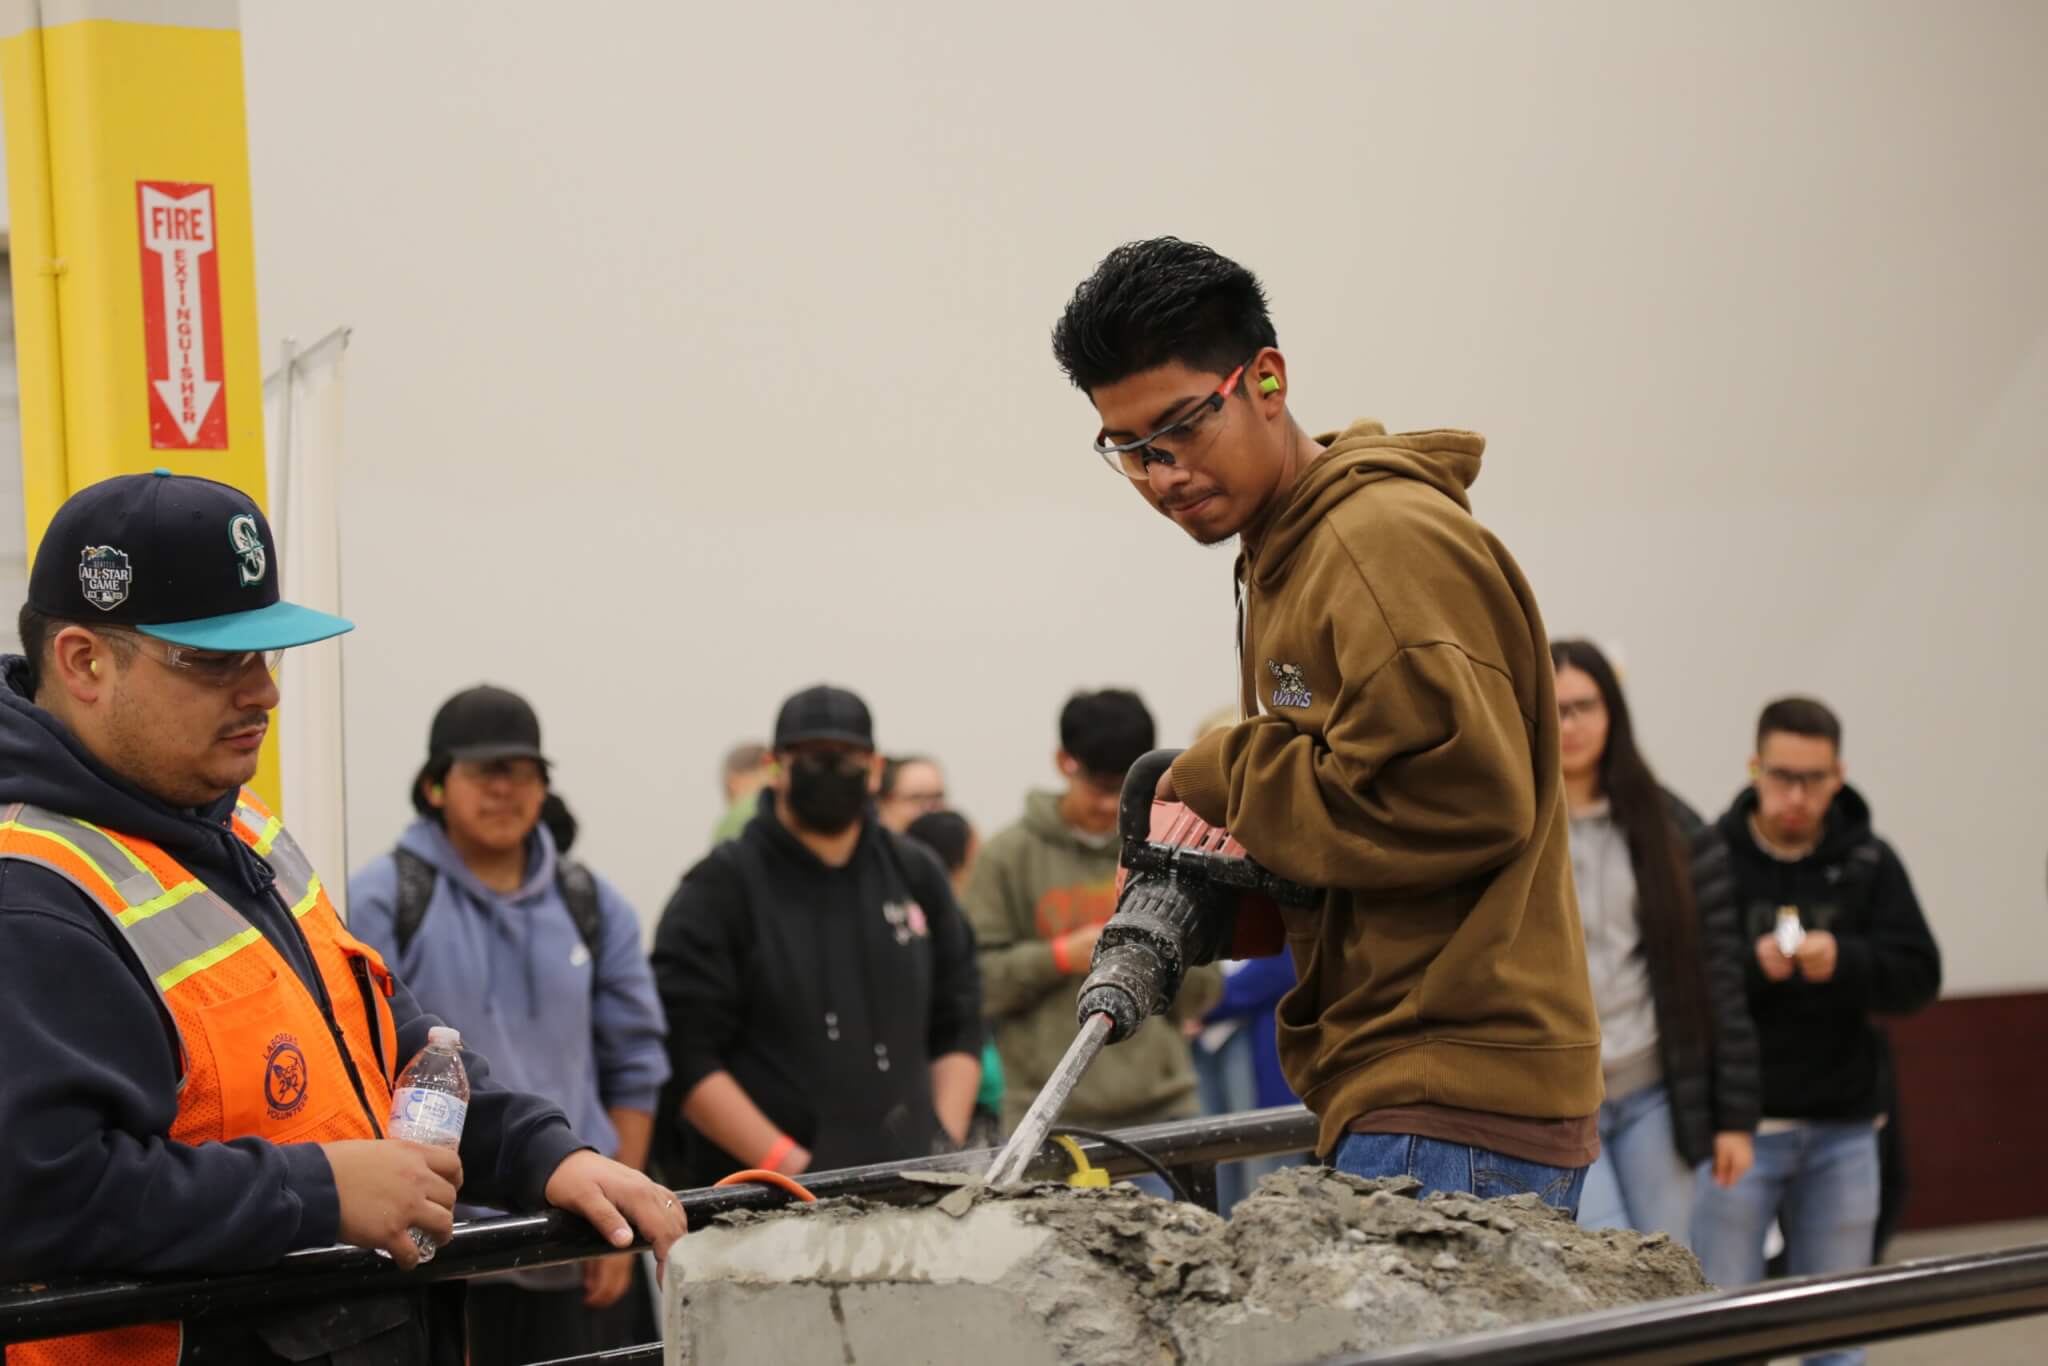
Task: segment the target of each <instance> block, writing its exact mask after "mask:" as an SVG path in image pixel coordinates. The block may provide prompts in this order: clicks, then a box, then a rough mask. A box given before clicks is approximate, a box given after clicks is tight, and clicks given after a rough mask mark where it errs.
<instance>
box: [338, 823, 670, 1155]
mask: <svg viewBox="0 0 2048 1366" xmlns="http://www.w3.org/2000/svg"><path fill="white" fill-rule="evenodd" d="M398 845H399V848H401V849H407V850H410V851H411V852H413V853H415V854H418V855H419V856H420V857H421V858H423V859H425V860H426V861H427V862H428V863H430V864H432V865H433V866H434V867H435V869H437V870H438V871H439V873H440V877H439V878H438V879H437V880H436V882H435V884H434V897H433V900H432V901H431V902H429V903H428V905H427V912H426V917H425V919H423V920H422V921H421V922H420V927H419V933H417V934H416V935H414V936H413V940H412V943H411V944H409V945H407V947H406V950H405V952H404V953H403V954H401V953H399V952H398V942H397V933H396V931H395V928H394V926H393V918H394V916H395V915H396V913H397V903H398V862H397V859H396V857H395V856H394V855H391V854H385V855H383V856H381V857H379V858H377V859H374V860H372V861H371V862H370V863H369V864H367V865H365V866H364V867H363V868H361V869H359V870H357V872H356V874H355V876H354V877H352V878H350V879H349V883H348V927H349V929H350V931H351V932H352V933H354V934H355V935H356V936H357V937H358V938H360V939H361V940H363V942H364V943H366V944H369V945H370V946H371V947H373V948H375V949H376V950H377V952H379V953H381V954H383V955H384V960H385V962H386V963H388V964H389V965H390V966H391V967H392V969H393V970H394V971H396V972H397V974H398V979H399V980H400V981H401V982H404V983H405V985H406V986H407V987H408V988H410V989H411V991H412V993H413V995H414V996H416V997H418V998H419V1001H420V1003H421V1005H422V1007H423V1008H424V1009H427V1010H430V1011H432V1012H434V1013H435V1014H437V1015H439V1016H440V1017H441V1018H442V1019H444V1020H446V1021H447V1022H448V1023H449V1024H451V1025H453V1026H455V1028H457V1029H459V1030H461V1031H462V1042H463V1045H464V1046H465V1047H467V1048H469V1049H472V1050H474V1051H476V1052H478V1053H481V1054H483V1055H484V1056H485V1057H487V1058H489V1059H490V1060H491V1073H492V1075H493V1076H494V1077H496V1078H497V1079H498V1081H499V1083H500V1084H501V1085H503V1086H508V1087H511V1088H513V1089H514V1090H519V1091H530V1092H532V1093H534V1094H535V1095H539V1096H545V1097H546V1098H547V1099H549V1100H551V1101H553V1102H554V1103H555V1104H557V1105H559V1106H561V1107H562V1111H563V1113H564V1114H566V1115H567V1116H568V1117H569V1124H570V1127H571V1128H573V1129H574V1130H575V1131H576V1134H577V1136H578V1137H580V1138H582V1139H583V1141H584V1142H586V1143H588V1144H590V1145H591V1146H592V1147H594V1148H596V1149H597V1150H598V1151H599V1152H602V1153H604V1154H606V1155H607V1156H616V1155H617V1153H618V1150H619V1135H618V1130H617V1129H615V1128H613V1126H612V1121H611V1117H610V1116H609V1115H608V1114H606V1110H607V1109H608V1108H610V1107H614V1106H618V1107H623V1108H626V1109H631V1110H645V1111H647V1112H648V1113H650V1114H651V1113H653V1111H654V1107H655V1105H656V1102H657V1098H658V1096H659V1094H660V1091H661V1084H662V1083H663V1082H664V1081H667V1080H668V1051H667V1049H666V1047H665V1046H664V1043H663V1039H664V1036H665V1034H666V1030H667V1022H666V1018H665V1017H664V1016H663V1014H662V1011H661V1006H660V1003H659V1002H658V1001H657V1000H656V999H655V994H654V977H653V974H652V973H651V972H650V971H649V969H648V966H647V956H646V954H645V953H644V952H642V950H641V946H640V918H639V917H638V916H637V915H635V914H634V912H633V908H632V907H631V906H629V905H627V904H626V900H625V898H624V897H622V896H621V895H620V894H619V892H618V889H617V888H615V887H613V886H612V885H611V884H610V883H609V882H606V881H605V880H604V879H603V878H598V879H597V888H598V907H599V909H600V910H601V911H602V912H603V919H602V924H603V932H602V934H601V936H600V938H599V944H600V950H599V952H600V956H601V961H599V962H598V963H596V964H595V965H593V964H592V962H591V953H590V950H589V949H587V948H585V947H584V944H583V940H582V938H581V937H580V936H579V935H578V934H577V933H576V922H575V921H574V919H572V918H571V917H570V914H569V908H568V906H567V904H565V903H564V902H563V900H562V893H561V889H560V888H559V887H558V886H557V885H556V883H555V843H554V840H553V838H552V837H551V836H550V835H549V834H548V831H547V827H546V826H536V827H535V828H534V832H533V834H532V835H531V836H530V837H529V842H528V854H527V866H526V880H525V881H524V882H523V883H521V884H520V887H519V890H517V891H515V892H511V893H506V894H500V893H498V892H494V891H491V890H490V889H489V888H487V887H485V886H484V885H483V884H482V883H480V882H478V881H477V879H476V876H475V874H473V873H471V872H470V871H469V868H468V866H467V865H466V864H464V863H463V861H462V857H461V855H459V854H457V853H456V852H455V846H454V845H452V844H450V843H449V841H448V835H447V832H446V831H444V830H442V828H441V827H440V826H438V825H436V824H434V823H433V822H432V821H426V820H420V821H415V822H413V824H412V825H411V827H410V828H408V829H407V830H406V832H405V834H404V835H403V836H401V837H400V839H399V841H398ZM593 972H594V973H595V980H593Z"/></svg>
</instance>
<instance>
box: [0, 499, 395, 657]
mask: <svg viewBox="0 0 2048 1366" xmlns="http://www.w3.org/2000/svg"><path fill="white" fill-rule="evenodd" d="M28 602H29V606H31V607H33V608H35V609H36V610H37V611H38V612H41V613H43V614H44V615H46V616H52V617H56V618H58V619H59V620H62V621H75V622H79V623H81V624H83V625H86V626H91V625H93V624H95V623H104V624H105V625H108V626H123V627H127V628H128V629H130V630H135V631H140V632H142V633H143V634H144V635H150V636H155V637H156V638H157V639H158V640H167V641H169V642H170V643H171V644H173V645H186V646H190V647H191V648H193V649H195V650H221V651H228V652H235V651H242V650H282V649H286V648H288V647H290V646H293V645H310V644H312V643H313V642H314V641H316V640H326V639H327V638H328V637H329V636H338V635H340V634H342V633H343V632H344V631H352V630H354V629H355V623H354V622H352V621H349V620H347V619H346V618H343V617H337V616H330V615H329V614H328V613H326V612H316V611H314V610H313V609H312V608H310V607H301V606H299V605H298V604H297V603H291V602H285V601H284V600H283V599H282V598H281V597H280V596H279V594H278V588H277V541H276V539H275V538H274V537H272V536H271V534H270V522H269V521H268V520H267V519H266V518H265V517H264V515H263V509H262V508H259V507H257V506H256V504H255V501H254V500H252V499H251V498H250V497H249V495H247V494H246V493H243V492H242V491H241V490H240V489H237V488H230V487H229V486H228V485H226V484H221V483H216V482H215V481H214V480H211V479H199V478H195V477H193V476H191V475H184V474H172V473H171V472H170V471H169V470H158V471H156V472H155V473H154V474H123V475H119V476H117V477H115V478H113V479H105V480H102V481H101V482H99V483H97V484H94V485H92V486H91V487H89V488H83V489H80V490H79V491H78V492H76V493H74V494H72V495H71V497H70V498H68V499H66V500H65V503H64V506H63V507H60V508H58V509H57V515H56V516H55V517H53V518H51V519H50V528H49V530H48V531H45V532H44V533H43V540H42V544H40V545H38V546H37V547H36V562H35V566H34V567H33V568H32V569H30V570H29V576H28Z"/></svg>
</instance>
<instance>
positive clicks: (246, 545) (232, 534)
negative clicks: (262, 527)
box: [228, 512, 269, 588]
mask: <svg viewBox="0 0 2048 1366" xmlns="http://www.w3.org/2000/svg"><path fill="white" fill-rule="evenodd" d="M228 542H229V544H231V545H233V546H234V548H235V558H236V559H238V560H240V561H241V563H240V565H239V566H238V567H239V568H240V569H241V571H242V587H244V588H247V587H249V586H250V585H252V584H258V583H262V582H263V570H264V568H265V566H266V565H267V564H268V563H269V559H268V557H267V556H266V555H265V554H264V552H263V536H262V533H260V532H258V531H257V530H256V519H255V518H254V517H251V516H250V515H249V514H248V513H246V512H240V513H236V514H235V516H234V517H233V518H232V519H231V520H230V521H229V522H228Z"/></svg>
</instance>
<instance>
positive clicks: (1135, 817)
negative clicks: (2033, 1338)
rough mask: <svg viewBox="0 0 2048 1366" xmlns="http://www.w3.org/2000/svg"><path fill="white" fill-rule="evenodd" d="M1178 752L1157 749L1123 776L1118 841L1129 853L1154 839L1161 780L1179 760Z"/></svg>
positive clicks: (1143, 755) (1140, 757)
mask: <svg viewBox="0 0 2048 1366" xmlns="http://www.w3.org/2000/svg"><path fill="white" fill-rule="evenodd" d="M1180 756H1181V751H1180V750H1177V749H1155V750H1152V751H1151V752H1150V753H1147V754H1141V755H1139V756H1138V760H1137V762H1136V763H1134V764H1132V765H1131V767H1130V771H1129V772H1127V773H1125V774H1124V791H1123V797H1122V798H1121V800H1120V802H1119V804H1118V806H1117V819H1116V824H1117V837H1118V839H1120V840H1121V841H1122V842H1123V846H1124V848H1126V849H1129V848H1131V847H1132V846H1133V845H1140V844H1144V843H1145V842H1146V841H1147V840H1149V839H1151V838H1152V800H1153V798H1154V797H1155V796H1157V795H1158V792H1159V780H1160V779H1161V778H1163V777H1165V776H1166V770H1167V769H1169V768H1172V767H1173V761H1174V760H1175V759H1178V758H1180Z"/></svg>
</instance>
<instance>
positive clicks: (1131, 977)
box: [985, 749, 1322, 1186]
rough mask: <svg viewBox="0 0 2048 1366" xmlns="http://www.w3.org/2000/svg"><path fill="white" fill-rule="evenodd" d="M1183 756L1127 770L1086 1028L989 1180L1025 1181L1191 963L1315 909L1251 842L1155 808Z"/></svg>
mask: <svg viewBox="0 0 2048 1366" xmlns="http://www.w3.org/2000/svg"><path fill="white" fill-rule="evenodd" d="M1179 756H1180V751H1179V750H1177V749H1157V750H1153V751H1152V752H1151V753H1150V754H1147V755H1145V756H1143V757H1142V758H1140V759H1139V760H1138V761H1137V762H1136V763H1134V764H1132V765H1131V770H1130V772H1129V773H1127V774H1126V775H1124V786H1123V796H1122V799H1121V802H1120V804H1119V806H1118V809H1117V827H1118V835H1119V838H1120V840H1121V854H1120V856H1119V859H1118V861H1119V863H1120V864H1121V877H1122V886H1121V888H1120V889H1119V891H1118V893H1117V902H1116V911H1115V913H1114V914H1112V915H1111V916H1110V918H1109V921H1108V923H1107V924H1105V925H1104V926H1103V927H1102V936H1101V938H1099V939H1097V940H1096V942H1095V956H1094V957H1093V958H1091V959H1090V960H1089V972H1088V977H1087V980H1086V981H1084V982H1082V984H1081V995H1080V1000H1079V1003H1078V1006H1077V1010H1076V1014H1077V1015H1078V1017H1079V1021H1080V1026H1081V1030H1080V1033H1079V1034H1077V1035H1076V1036H1075V1038H1074V1042H1073V1043H1072V1044H1071V1045H1069V1046H1068V1048H1067V1052H1066V1055H1065V1056H1064V1057H1062V1058H1061V1059H1060V1063H1059V1066H1057V1067H1055V1068H1054V1069H1053V1070H1052V1075H1051V1076H1050V1077H1048V1078H1047V1079H1046V1083H1045V1086H1044V1087H1043V1088H1042V1089H1041V1090H1040V1091H1039V1093H1038V1096H1037V1098H1036V1099H1034V1100H1033V1101H1032V1102H1031V1108H1030V1109H1029V1110H1027V1111H1025V1114H1024V1118H1023V1120H1022V1122H1020V1123H1019V1124H1018V1125H1017V1132H1016V1133H1014V1134H1012V1135H1011V1136H1010V1141H1009V1142H1008V1143H1006V1144H1005V1145H1003V1150H1002V1152H1001V1153H999V1154H997V1156H996V1160H995V1163H994V1165H993V1166H991V1167H990V1168H989V1169H988V1176H987V1177H986V1178H985V1179H986V1180H987V1181H988V1183H989V1184H990V1185H994V1186H1003V1185H1010V1184H1012V1183H1014V1182H1016V1181H1018V1180H1021V1179H1022V1177H1023V1175H1024V1172H1025V1170H1026V1168H1028V1167H1029V1166H1030V1165H1031V1159H1032V1158H1033V1157H1035V1156H1037V1154H1038V1149H1039V1147H1040V1145H1041V1144H1043V1143H1044V1142H1045V1138H1046V1134H1047V1133H1048V1132H1050V1130H1051V1129H1052V1126H1053V1122H1054V1121H1055V1120H1057V1119H1058V1118H1059V1114H1060V1111H1061V1110H1062V1109H1064V1108H1065V1107H1066V1103H1067V1098H1068V1097H1069V1096H1071V1095H1073V1093H1074V1088H1075V1087H1076V1086H1077V1085H1079V1084H1080V1081H1081V1076H1082V1074H1083V1073H1085V1072H1086V1071H1087V1070H1088V1065H1089V1064H1090V1063H1092V1062H1094V1061H1095V1056H1096V1054H1098V1053H1100V1052H1101V1051H1102V1050H1103V1048H1104V1047H1105V1046H1107V1045H1109V1044H1113V1043H1121V1042H1122V1041H1123V1040H1125V1039H1128V1038H1129V1037H1130V1036H1131V1035H1132V1034H1134V1033H1136V1032H1137V1030H1138V1027H1139V1026H1140V1025H1142V1024H1144V1023H1145V1021H1146V1020H1148V1019H1150V1018H1151V1017H1152V1016H1154V1015H1158V1014H1160V1013H1162V1012H1163V1011H1165V1010H1166V1008H1167V1007H1168V1006H1170V1005H1172V1004H1173V999H1174V997H1175V996H1176V995H1178V994H1179V992H1180V985H1181V981H1182V979H1183V978H1184V977H1186V975H1187V970H1188V969H1189V968H1191V967H1199V966H1200V965H1202V964H1204V963H1213V962H1215V961H1216V960H1217V959H1218V958H1223V957H1240V958H1244V957H1258V956H1261V955H1262V954H1271V953H1277V952H1279V950H1280V947H1281V944H1280V939H1279V934H1278V928H1279V915H1278V912H1277V910H1276V909H1275V903H1278V904H1280V905H1289V906H1314V905H1316V904H1318V903H1319V902H1320V901H1321V900H1322V893H1321V892H1319V891H1317V890H1316V889H1315V888H1313V887H1304V886H1302V885H1301V884H1300V883H1298V882H1289V881H1288V880H1287V879H1285V878H1283V877H1279V876H1277V875H1275V874H1273V873H1271V872H1268V871H1267V870H1266V869H1264V868H1262V867H1260V866H1259V865H1258V864H1257V863H1256V862H1254V861H1253V860H1252V858H1251V856H1250V855H1248V854H1247V853H1245V850H1244V846H1243V845H1241V844H1239V843H1238V842H1237V841H1236V840H1234V839H1232V838H1231V837H1230V836H1229V834H1228V833H1226V832H1225V831H1222V830H1218V829H1217V828H1216V827H1215V826H1213V825H1210V824H1209V823H1208V822H1206V821H1204V820H1203V819H1202V818H1201V817H1199V816H1197V815H1195V813H1194V812H1192V811H1190V810H1188V809H1187V807H1185V806H1183V805H1181V804H1180V803H1178V802H1155V801H1154V800H1153V796H1154V793H1155V792H1156V791H1157V790H1158V787H1159V780H1160V777H1161V776H1162V775H1163V774H1165V772H1166V770H1167V769H1168V768H1170V767H1171V766H1172V765H1173V761H1174V760H1175V759H1176V758H1178V757H1179Z"/></svg>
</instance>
